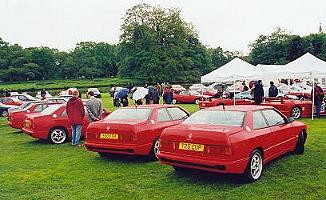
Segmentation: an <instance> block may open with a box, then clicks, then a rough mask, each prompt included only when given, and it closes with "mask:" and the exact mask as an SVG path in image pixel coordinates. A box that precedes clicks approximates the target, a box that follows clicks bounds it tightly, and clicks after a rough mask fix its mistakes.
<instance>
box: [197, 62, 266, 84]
mask: <svg viewBox="0 0 326 200" xmlns="http://www.w3.org/2000/svg"><path fill="white" fill-rule="evenodd" d="M262 74H263V70H261V69H260V68H258V67H256V66H253V65H251V64H250V63H247V62H246V61H243V60H241V59H240V58H234V59H233V60H231V61H230V62H228V63H226V64H225V65H223V66H222V67H220V68H218V69H216V70H214V71H212V72H210V73H208V74H206V75H204V76H202V77H201V82H202V83H207V82H218V81H233V80H234V79H249V78H260V77H262Z"/></svg>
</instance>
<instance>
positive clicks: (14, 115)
mask: <svg viewBox="0 0 326 200" xmlns="http://www.w3.org/2000/svg"><path fill="white" fill-rule="evenodd" d="M25 115H26V110H17V111H14V112H10V113H9V115H8V124H9V126H10V127H12V128H16V129H22V128H23V123H24V119H25Z"/></svg>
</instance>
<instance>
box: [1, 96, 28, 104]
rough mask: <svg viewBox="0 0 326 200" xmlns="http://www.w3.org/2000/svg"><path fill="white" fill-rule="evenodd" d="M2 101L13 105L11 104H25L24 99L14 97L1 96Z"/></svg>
mask: <svg viewBox="0 0 326 200" xmlns="http://www.w3.org/2000/svg"><path fill="white" fill-rule="evenodd" d="M0 103H3V104H5V105H11V106H20V105H22V104H23V102H22V101H20V100H19V99H16V98H13V97H1V98H0Z"/></svg>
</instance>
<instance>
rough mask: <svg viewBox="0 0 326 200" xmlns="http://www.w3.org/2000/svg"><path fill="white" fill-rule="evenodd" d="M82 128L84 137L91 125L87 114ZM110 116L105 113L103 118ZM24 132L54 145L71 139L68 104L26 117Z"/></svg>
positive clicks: (53, 106) (51, 107)
mask: <svg viewBox="0 0 326 200" xmlns="http://www.w3.org/2000/svg"><path fill="white" fill-rule="evenodd" d="M85 113H86V115H85V117H84V122H83V127H82V135H81V136H82V137H84V136H85V133H86V128H87V126H88V124H89V122H88V119H87V112H86V109H85ZM107 115H108V113H107V112H105V113H104V115H103V117H106V116H107ZM22 130H23V132H24V133H26V134H28V135H30V136H32V137H34V138H38V139H44V140H49V141H50V142H51V143H54V144H61V143H64V142H65V141H67V140H68V139H70V138H71V125H70V123H69V120H68V116H67V113H66V104H55V105H51V106H49V107H48V108H46V109H45V110H43V111H42V112H40V113H32V114H28V115H26V118H25V120H24V124H23V129H22Z"/></svg>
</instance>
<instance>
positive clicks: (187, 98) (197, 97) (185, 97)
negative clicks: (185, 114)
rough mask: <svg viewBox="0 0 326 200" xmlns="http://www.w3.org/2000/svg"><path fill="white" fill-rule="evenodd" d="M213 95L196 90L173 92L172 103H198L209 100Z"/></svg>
mask: <svg viewBox="0 0 326 200" xmlns="http://www.w3.org/2000/svg"><path fill="white" fill-rule="evenodd" d="M211 97H212V96H209V95H202V94H200V93H199V92H197V91H194V90H185V91H181V92H179V93H173V99H172V104H176V103H195V104H198V103H199V101H203V100H208V99H209V98H211Z"/></svg>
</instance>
